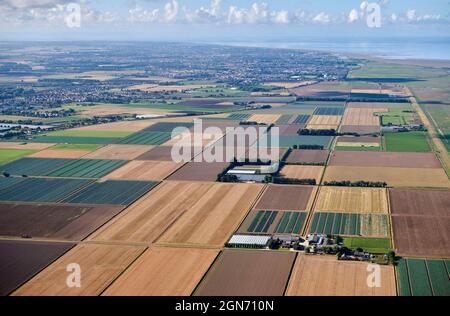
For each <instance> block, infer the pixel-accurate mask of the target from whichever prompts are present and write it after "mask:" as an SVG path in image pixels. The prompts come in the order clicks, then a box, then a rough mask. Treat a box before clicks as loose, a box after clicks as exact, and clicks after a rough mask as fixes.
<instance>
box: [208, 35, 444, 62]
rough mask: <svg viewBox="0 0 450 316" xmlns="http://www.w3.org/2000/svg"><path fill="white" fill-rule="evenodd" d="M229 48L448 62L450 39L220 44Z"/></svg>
mask: <svg viewBox="0 0 450 316" xmlns="http://www.w3.org/2000/svg"><path fill="white" fill-rule="evenodd" d="M215 44H222V45H232V46H247V47H267V48H289V49H310V50H321V51H328V52H336V53H349V54H361V55H369V56H374V57H380V58H386V59H431V60H450V37H449V38H388V39H382V38H376V39H370V40H369V39H354V38H352V39H344V38H341V39H335V38H333V39H324V38H321V39H301V40H298V41H297V40H295V41H294V40H290V41H283V42H280V41H270V42H269V41H267V42H263V41H261V42H257V41H255V42H250V41H249V42H231V41H230V42H222V43H215Z"/></svg>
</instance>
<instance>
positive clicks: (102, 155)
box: [83, 145, 153, 160]
mask: <svg viewBox="0 0 450 316" xmlns="http://www.w3.org/2000/svg"><path fill="white" fill-rule="evenodd" d="M152 148H153V147H152V146H143V145H107V146H105V147H102V148H100V149H98V150H96V151H94V152H92V153H90V154H89V155H86V156H85V157H83V158H87V159H118V160H133V159H135V158H137V157H138V156H140V155H142V154H144V153H145V152H147V151H149V150H150V149H152Z"/></svg>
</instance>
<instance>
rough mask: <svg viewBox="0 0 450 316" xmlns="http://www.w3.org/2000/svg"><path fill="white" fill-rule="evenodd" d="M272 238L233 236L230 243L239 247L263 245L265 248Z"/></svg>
mask: <svg viewBox="0 0 450 316" xmlns="http://www.w3.org/2000/svg"><path fill="white" fill-rule="evenodd" d="M269 240H270V236H250V235H233V236H232V237H231V239H230V241H229V242H228V243H229V244H237V245H262V246H265V245H266V244H267V242H268V241H269Z"/></svg>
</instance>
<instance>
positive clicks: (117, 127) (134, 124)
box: [72, 120, 156, 132]
mask: <svg viewBox="0 0 450 316" xmlns="http://www.w3.org/2000/svg"><path fill="white" fill-rule="evenodd" d="M155 122H156V121H153V120H138V121H120V122H113V123H106V124H97V125H89V126H83V127H78V128H74V129H72V130H73V131H96V132H97V131H114V132H138V131H140V130H142V129H144V128H146V127H149V126H150V125H153V124H155Z"/></svg>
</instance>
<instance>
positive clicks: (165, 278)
mask: <svg viewBox="0 0 450 316" xmlns="http://www.w3.org/2000/svg"><path fill="white" fill-rule="evenodd" d="M218 252H219V251H218V250H211V249H189V248H166V247H153V248H151V249H149V250H147V251H146V252H145V253H144V254H143V255H142V256H141V257H140V258H139V259H138V260H136V262H135V263H134V264H133V265H132V266H131V267H130V268H129V269H128V270H127V271H126V272H125V273H124V274H122V275H121V276H120V277H119V278H118V279H117V280H116V281H115V282H114V283H113V284H112V285H111V286H110V287H109V288H108V289H107V290H106V291H105V293H104V294H103V295H107V296H108V295H120V296H122V295H125V296H189V295H191V294H192V291H193V290H194V289H195V286H196V285H197V284H198V282H200V280H201V278H202V277H203V275H204V274H205V273H206V271H207V270H208V268H209V266H210V265H211V263H212V262H213V261H214V259H215V258H216V256H217V254H218Z"/></svg>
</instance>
